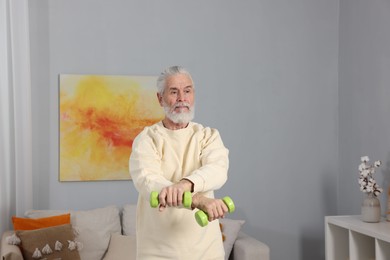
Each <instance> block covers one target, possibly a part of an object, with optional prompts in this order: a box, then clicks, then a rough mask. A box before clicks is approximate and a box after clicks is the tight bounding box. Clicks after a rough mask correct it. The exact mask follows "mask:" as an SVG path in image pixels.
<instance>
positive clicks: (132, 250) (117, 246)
mask: <svg viewBox="0 0 390 260" xmlns="http://www.w3.org/2000/svg"><path fill="white" fill-rule="evenodd" d="M136 256H137V245H136V238H135V236H123V235H120V234H112V235H111V239H110V244H109V246H108V250H107V253H106V255H105V257H104V258H103V260H118V259H126V260H135V259H136Z"/></svg>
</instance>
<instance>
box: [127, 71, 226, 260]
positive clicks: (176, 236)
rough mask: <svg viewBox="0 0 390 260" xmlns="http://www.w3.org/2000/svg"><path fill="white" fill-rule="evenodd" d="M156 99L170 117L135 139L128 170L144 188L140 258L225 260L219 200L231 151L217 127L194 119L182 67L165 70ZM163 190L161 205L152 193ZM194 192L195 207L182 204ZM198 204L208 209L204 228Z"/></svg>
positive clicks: (139, 218) (222, 209)
mask: <svg viewBox="0 0 390 260" xmlns="http://www.w3.org/2000/svg"><path fill="white" fill-rule="evenodd" d="M157 88H158V93H157V98H158V101H159V102H160V105H161V106H162V107H163V109H164V111H165V118H164V119H163V120H162V121H160V122H158V123H156V124H155V125H152V126H150V127H145V129H144V130H143V131H142V132H141V133H140V134H139V135H138V136H137V137H136V139H135V140H134V143H133V147H132V154H131V156H130V161H129V168H130V174H131V176H132V179H133V183H134V185H135V187H136V189H137V190H138V192H139V197H138V205H137V258H138V259H142V260H149V259H178V260H184V259H185V260H188V259H194V260H207V259H221V260H222V259H224V248H223V243H222V236H221V231H220V227H219V222H218V221H213V220H216V219H219V218H222V217H223V216H224V215H225V213H226V212H228V208H227V207H226V205H225V204H224V203H223V201H222V200H220V199H215V198H214V190H217V189H219V188H221V187H222V185H223V184H224V183H225V182H226V180H227V171H228V167H229V159H228V153H229V152H228V150H227V149H226V148H225V146H224V145H223V142H222V140H221V137H220V135H219V133H218V131H217V130H216V129H212V128H209V127H203V126H202V125H200V124H197V123H194V122H191V120H192V119H193V117H194V102H195V88H194V83H193V80H192V77H191V75H190V73H189V72H188V71H187V70H186V69H184V68H182V67H179V66H173V67H169V68H167V69H165V70H164V71H163V72H162V73H161V75H160V77H159V78H158V80H157ZM152 191H157V192H159V207H158V209H155V208H151V207H150V205H149V196H150V193H151V192H152ZM186 191H190V192H192V195H193V196H192V205H191V206H192V210H191V209H186V208H184V207H182V196H183V193H184V192H186ZM195 208H198V209H202V210H204V211H205V212H207V215H208V218H209V221H211V222H210V223H209V224H208V225H207V226H206V227H200V226H199V225H198V224H197V223H196V221H195V217H194V214H195V211H196V210H195Z"/></svg>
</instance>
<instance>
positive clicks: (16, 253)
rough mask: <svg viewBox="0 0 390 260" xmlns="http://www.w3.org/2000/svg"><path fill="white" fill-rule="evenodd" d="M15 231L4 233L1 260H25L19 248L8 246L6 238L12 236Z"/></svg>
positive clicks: (0, 248) (0, 249) (0, 250)
mask: <svg viewBox="0 0 390 260" xmlns="http://www.w3.org/2000/svg"><path fill="white" fill-rule="evenodd" d="M12 234H13V231H6V232H4V234H3V236H2V238H1V247H0V252H1V253H0V255H1V260H23V255H22V252H21V251H20V248H19V247H18V246H14V245H8V243H7V241H6V239H5V238H6V237H8V236H11V235H12Z"/></svg>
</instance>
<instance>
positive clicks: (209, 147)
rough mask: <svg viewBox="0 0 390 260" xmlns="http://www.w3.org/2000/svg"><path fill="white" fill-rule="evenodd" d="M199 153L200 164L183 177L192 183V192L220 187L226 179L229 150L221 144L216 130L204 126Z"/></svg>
mask: <svg viewBox="0 0 390 260" xmlns="http://www.w3.org/2000/svg"><path fill="white" fill-rule="evenodd" d="M204 135H205V138H204V140H202V143H201V145H202V152H201V155H200V159H201V164H202V166H201V167H200V168H199V169H197V170H195V171H193V172H192V173H191V174H190V175H189V176H186V177H185V179H187V180H189V181H190V182H192V183H193V185H194V186H193V192H194V193H197V192H206V191H211V190H217V189H219V188H221V187H222V186H223V185H224V184H225V182H226V180H227V172H228V169H229V157H228V155H229V150H228V149H226V147H225V146H224V145H223V142H222V139H221V136H220V135H219V132H218V130H216V129H211V128H205V129H204Z"/></svg>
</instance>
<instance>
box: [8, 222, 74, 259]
mask: <svg viewBox="0 0 390 260" xmlns="http://www.w3.org/2000/svg"><path fill="white" fill-rule="evenodd" d="M16 235H17V236H18V237H19V238H20V240H21V245H20V247H21V250H22V254H23V258H24V259H25V260H36V259H47V260H50V259H61V260H80V255H79V251H78V250H77V248H71V249H69V244H71V243H75V241H74V234H73V229H72V225H70V224H66V225H61V226H55V227H48V228H41V229H35V230H17V231H16Z"/></svg>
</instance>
